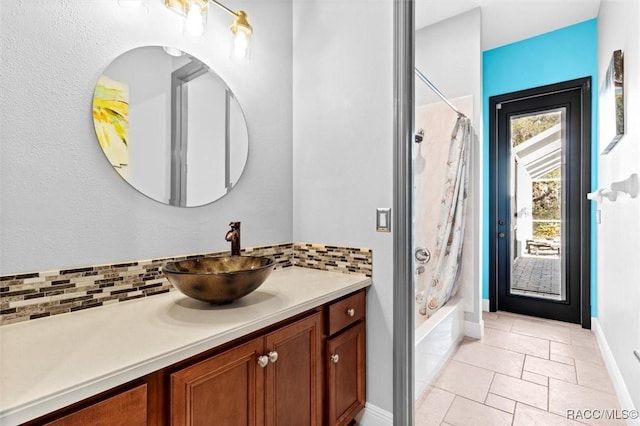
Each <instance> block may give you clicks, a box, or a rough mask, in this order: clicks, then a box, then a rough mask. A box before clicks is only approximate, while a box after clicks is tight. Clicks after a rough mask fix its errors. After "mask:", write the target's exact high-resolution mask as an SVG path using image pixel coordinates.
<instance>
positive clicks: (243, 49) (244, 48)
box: [231, 29, 251, 62]
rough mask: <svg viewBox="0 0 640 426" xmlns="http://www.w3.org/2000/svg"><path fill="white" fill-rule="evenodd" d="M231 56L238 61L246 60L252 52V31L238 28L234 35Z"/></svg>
mask: <svg viewBox="0 0 640 426" xmlns="http://www.w3.org/2000/svg"><path fill="white" fill-rule="evenodd" d="M232 43H233V45H232V46H231V58H232V59H233V60H235V61H238V62H246V61H248V60H249V57H250V54H251V32H249V31H245V30H243V29H238V30H237V31H236V33H235V34H234V36H233V40H232Z"/></svg>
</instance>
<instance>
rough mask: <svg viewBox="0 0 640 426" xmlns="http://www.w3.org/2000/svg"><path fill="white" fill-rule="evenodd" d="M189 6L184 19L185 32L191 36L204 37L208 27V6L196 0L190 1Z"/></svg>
mask: <svg viewBox="0 0 640 426" xmlns="http://www.w3.org/2000/svg"><path fill="white" fill-rule="evenodd" d="M187 7H188V10H186V14H185V17H184V21H183V29H184V33H185V34H186V35H188V36H190V37H202V35H203V34H204V32H205V30H206V28H207V10H208V8H207V7H206V6H205V7H203V6H201V5H200V4H198V2H196V1H194V0H191V1H189V2H188V3H187Z"/></svg>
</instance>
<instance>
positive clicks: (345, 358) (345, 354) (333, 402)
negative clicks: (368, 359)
mask: <svg viewBox="0 0 640 426" xmlns="http://www.w3.org/2000/svg"><path fill="white" fill-rule="evenodd" d="M364 330H365V328H364V321H361V322H359V323H358V324H356V325H354V326H353V327H351V328H349V329H348V330H346V331H344V332H342V333H340V334H338V335H337V336H335V337H334V338H332V339H329V340H327V360H326V366H327V367H326V368H327V399H328V401H327V405H328V416H329V418H328V419H327V423H328V424H329V425H342V424H348V423H349V421H351V419H352V418H353V416H355V415H356V414H357V413H358V412H359V411H360V410H361V409H362V408H363V407H364V403H365V374H366V372H365V331H364Z"/></svg>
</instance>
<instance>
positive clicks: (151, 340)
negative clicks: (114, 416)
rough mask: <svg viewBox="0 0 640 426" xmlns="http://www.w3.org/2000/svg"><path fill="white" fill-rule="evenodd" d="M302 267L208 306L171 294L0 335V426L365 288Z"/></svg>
mask: <svg viewBox="0 0 640 426" xmlns="http://www.w3.org/2000/svg"><path fill="white" fill-rule="evenodd" d="M370 284H371V279H370V278H367V277H365V276H364V275H355V274H354V275H350V274H341V273H336V272H326V271H318V270H314V269H307V268H298V267H292V268H286V269H282V270H276V271H274V272H272V274H271V276H270V277H269V278H268V279H267V280H266V281H265V282H264V284H262V286H260V288H258V289H257V290H256V291H255V292H253V293H251V294H249V295H248V296H246V297H244V298H242V299H240V300H237V301H235V302H234V303H232V304H230V305H224V306H212V305H209V304H206V303H202V302H199V301H197V300H194V299H190V298H188V297H186V296H184V295H183V294H182V293H180V292H178V291H172V292H169V293H167V294H163V295H158V296H152V297H148V298H143V299H136V300H131V301H127V302H120V303H116V304H112V305H108V306H103V307H99V308H92V309H87V310H84V311H78V312H74V313H70V314H62V315H57V316H53V317H49V318H44V319H37V320H31V321H26V322H21V323H17V324H10V325H5V326H2V327H0V425H6V426H10V425H15V424H19V423H22V422H25V421H27V420H31V419H33V418H36V417H39V416H41V415H43V414H46V413H49V412H51V411H54V410H57V409H59V408H62V407H65V406H67V405H69V404H72V403H74V402H77V401H80V400H82V399H84V398H86V397H89V396H92V395H95V394H97V393H99V392H102V391H105V390H107V389H110V388H112V387H114V386H118V385H120V384H123V383H126V382H128V381H131V380H133V379H136V378H138V377H141V376H144V375H146V374H149V373H152V372H154V371H156V370H158V369H160V368H163V367H166V366H169V365H171V364H174V363H176V362H178V361H181V360H184V359H186V358H188V357H190V356H193V355H196V354H198V353H201V352H203V351H206V350H208V349H211V348H214V347H216V346H218V345H221V344H223V343H226V342H229V341H231V340H233V339H235V338H238V337H241V336H243V335H246V334H249V333H251V332H254V331H257V330H260V329H261V328H264V327H267V326H269V325H271V324H275V323H277V322H279V321H281V320H284V319H287V318H289V317H291V316H293V315H297V314H299V313H302V312H305V311H307V310H309V309H312V308H314V307H316V306H319V305H322V304H324V303H327V302H329V301H331V300H334V299H337V298H339V297H341V296H344V295H347V294H349V293H351V292H353V291H356V290H359V289H361V288H364V287H367V286H369V285H370Z"/></svg>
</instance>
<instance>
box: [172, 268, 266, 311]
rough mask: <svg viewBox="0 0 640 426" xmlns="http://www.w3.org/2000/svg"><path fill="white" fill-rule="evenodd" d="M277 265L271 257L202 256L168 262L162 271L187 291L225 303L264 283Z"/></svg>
mask: <svg viewBox="0 0 640 426" xmlns="http://www.w3.org/2000/svg"><path fill="white" fill-rule="evenodd" d="M273 267H274V261H273V259H271V258H268V257H255V256H223V257H200V258H196V259H189V260H181V261H177V262H167V264H166V265H165V266H164V267H163V268H162V272H163V273H164V275H165V276H166V277H167V279H168V280H169V282H170V283H171V284H173V286H174V287H176V288H177V289H178V290H180V291H181V292H182V293H184V294H185V295H187V296H189V297H193V298H194V299H198V300H201V301H203V302H209V303H213V304H216V305H222V304H225V303H231V302H233V301H234V300H236V299H239V298H241V297H243V296H246V295H247V294H249V293H251V292H252V291H254V290H255V289H257V288H258V287H260V285H261V284H262V283H263V282H264V280H266V279H267V277H268V276H269V274H271V271H272V270H273Z"/></svg>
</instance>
